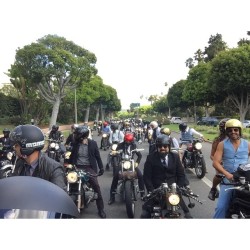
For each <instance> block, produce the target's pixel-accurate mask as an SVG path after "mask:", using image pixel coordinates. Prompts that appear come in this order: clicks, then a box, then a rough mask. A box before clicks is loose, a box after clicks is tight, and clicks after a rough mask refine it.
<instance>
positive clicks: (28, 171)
mask: <svg viewBox="0 0 250 250" xmlns="http://www.w3.org/2000/svg"><path fill="white" fill-rule="evenodd" d="M30 169H31V166H30V165H25V175H26V176H30V175H31V172H30Z"/></svg>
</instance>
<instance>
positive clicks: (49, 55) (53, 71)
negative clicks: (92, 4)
mask: <svg viewBox="0 0 250 250" xmlns="http://www.w3.org/2000/svg"><path fill="white" fill-rule="evenodd" d="M95 63H96V57H95V55H94V54H93V53H91V52H89V51H88V50H86V49H84V48H82V47H80V46H78V45H76V44H75V43H74V42H72V41H68V40H66V39H65V38H64V37H59V36H57V35H47V36H45V37H43V38H40V39H38V41H37V43H32V44H31V45H26V46H24V48H22V49H18V50H17V52H16V57H15V63H14V64H13V65H11V69H10V70H9V72H10V76H11V77H12V78H13V80H15V79H17V78H18V77H24V78H25V79H27V82H28V84H29V86H36V87H37V89H38V90H39V92H40V93H41V95H42V96H43V98H44V99H45V100H46V101H48V102H49V103H50V104H51V105H52V107H53V108H52V114H51V119H50V124H49V126H50V127H51V126H52V125H53V124H55V123H56V121H57V116H58V111H59V107H60V103H61V100H62V99H63V98H64V97H65V96H66V95H67V93H68V92H69V91H71V90H72V89H75V88H76V87H77V86H78V85H79V84H81V83H82V82H88V81H89V79H90V77H91V76H92V75H95V74H96V73H97V70H96V68H95Z"/></svg>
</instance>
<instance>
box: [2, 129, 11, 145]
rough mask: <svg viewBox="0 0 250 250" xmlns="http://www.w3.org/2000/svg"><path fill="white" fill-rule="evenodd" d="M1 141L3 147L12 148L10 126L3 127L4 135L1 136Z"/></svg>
mask: <svg viewBox="0 0 250 250" xmlns="http://www.w3.org/2000/svg"><path fill="white" fill-rule="evenodd" d="M0 143H1V144H2V146H3V148H6V149H9V148H10V130H9V129H8V128H4V129H3V137H1V138H0Z"/></svg>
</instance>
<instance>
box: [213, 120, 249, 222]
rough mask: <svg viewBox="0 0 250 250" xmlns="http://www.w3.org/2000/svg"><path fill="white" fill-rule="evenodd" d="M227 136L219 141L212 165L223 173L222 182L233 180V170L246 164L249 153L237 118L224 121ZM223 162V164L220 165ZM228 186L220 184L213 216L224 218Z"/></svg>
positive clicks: (227, 207) (227, 204) (226, 209)
mask: <svg viewBox="0 0 250 250" xmlns="http://www.w3.org/2000/svg"><path fill="white" fill-rule="evenodd" d="M225 130H226V135H227V138H225V139H224V140H223V141H221V142H219V144H218V146H217V148H216V151H215V154H214V158H213V167H214V168H215V169H216V170H217V171H218V172H219V173H221V174H223V175H225V177H226V178H224V182H228V183H229V182H230V181H231V180H233V174H232V173H233V172H235V171H236V170H237V168H238V167H239V165H241V164H246V163H247V162H248V157H249V155H250V143H249V142H248V141H247V140H245V139H243V138H242V130H243V126H242V123H241V122H240V121H239V120H237V119H229V120H228V121H227V122H226V123H225ZM222 163H223V165H222ZM229 187H230V186H226V185H222V184H220V195H219V198H218V201H217V205H216V208H215V213H214V216H213V218H215V219H218V218H226V215H227V211H228V209H229V206H230V202H231V199H232V196H233V190H227V191H225V189H228V188H229Z"/></svg>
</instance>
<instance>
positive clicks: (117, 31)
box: [0, 0, 250, 109]
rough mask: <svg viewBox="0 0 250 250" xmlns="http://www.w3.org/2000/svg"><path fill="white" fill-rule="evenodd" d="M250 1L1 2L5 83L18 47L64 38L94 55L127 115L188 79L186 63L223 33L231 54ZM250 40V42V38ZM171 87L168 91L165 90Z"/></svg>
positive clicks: (0, 67)
mask: <svg viewBox="0 0 250 250" xmlns="http://www.w3.org/2000/svg"><path fill="white" fill-rule="evenodd" d="M249 6H250V2H249V0H237V1H235V0H228V1H224V0H223V1H222V0H174V1H169V0H152V1H150V0H71V1H66V0H60V1H59V0H42V1H41V0H36V1H34V0H22V1H20V0H8V1H1V3H0V12H1V13H0V23H1V31H0V32H1V37H2V38H1V43H0V44H1V46H0V83H7V82H9V78H8V77H7V76H6V75H5V73H6V72H7V71H8V69H9V68H10V66H11V64H13V63H14V59H15V53H16V50H17V49H18V48H22V47H23V46H25V45H29V44H31V43H32V42H36V41H37V40H38V39H39V38H42V37H44V36H45V35H48V34H52V35H54V34H56V35H58V36H61V37H64V38H66V39H67V40H70V41H73V42H74V43H76V44H78V45H80V46H81V47H83V48H85V49H87V50H89V51H91V52H93V53H94V54H95V55H96V57H97V64H96V68H97V69H98V75H99V76H100V77H101V78H102V79H103V83H104V84H106V85H110V86H111V87H113V88H115V89H116V90H117V95H118V98H119V99H120V100H121V104H122V109H128V108H129V106H130V104H131V103H140V104H141V105H147V104H150V103H149V102H148V101H147V99H146V98H148V97H149V96H150V95H159V96H161V95H165V94H167V92H168V89H169V87H171V86H172V85H173V84H174V83H176V82H177V81H179V80H182V79H186V77H187V75H188V68H187V67H186V65H185V61H186V60H187V59H188V58H189V57H193V56H194V53H195V52H196V51H197V50H198V49H201V50H204V48H205V47H206V46H208V40H209V38H210V36H211V35H213V36H214V35H216V34H217V33H218V34H221V35H222V39H223V40H224V41H225V42H226V43H227V45H228V46H229V47H230V48H233V47H237V42H238V41H239V40H240V39H241V38H248V36H247V31H248V30H250V26H249V23H250V18H249ZM249 39H250V37H249ZM165 83H167V84H168V85H167V87H166V86H165Z"/></svg>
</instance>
